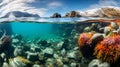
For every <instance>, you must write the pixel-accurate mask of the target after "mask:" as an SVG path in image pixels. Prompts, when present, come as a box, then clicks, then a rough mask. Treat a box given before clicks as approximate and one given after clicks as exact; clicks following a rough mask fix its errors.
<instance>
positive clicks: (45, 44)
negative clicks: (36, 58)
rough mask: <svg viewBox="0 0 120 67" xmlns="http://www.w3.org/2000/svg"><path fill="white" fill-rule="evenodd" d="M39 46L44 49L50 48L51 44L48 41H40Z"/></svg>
mask: <svg viewBox="0 0 120 67" xmlns="http://www.w3.org/2000/svg"><path fill="white" fill-rule="evenodd" d="M37 44H38V45H40V46H43V47H49V46H50V45H51V43H48V42H47V41H46V40H38V41H37Z"/></svg>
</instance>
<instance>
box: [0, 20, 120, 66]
mask: <svg viewBox="0 0 120 67" xmlns="http://www.w3.org/2000/svg"><path fill="white" fill-rule="evenodd" d="M102 21H103V20H102ZM113 21H115V20H113ZM113 21H112V20H111V22H110V21H109V22H108V21H107V22H106V21H105V20H104V22H101V20H89V21H83V22H75V21H74V23H72V22H71V23H70V22H66V23H65V22H52V23H51V22H35V21H34V22H31V21H9V22H1V23H0V67H120V23H118V22H113Z"/></svg>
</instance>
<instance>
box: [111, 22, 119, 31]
mask: <svg viewBox="0 0 120 67" xmlns="http://www.w3.org/2000/svg"><path fill="white" fill-rule="evenodd" d="M111 27H112V28H113V29H115V30H117V29H118V28H119V25H118V24H117V23H115V22H111Z"/></svg>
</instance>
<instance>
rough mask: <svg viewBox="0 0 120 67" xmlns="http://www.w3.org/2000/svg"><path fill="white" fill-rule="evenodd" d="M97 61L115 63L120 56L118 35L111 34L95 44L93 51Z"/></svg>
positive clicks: (119, 36) (119, 37) (119, 38)
mask: <svg viewBox="0 0 120 67" xmlns="http://www.w3.org/2000/svg"><path fill="white" fill-rule="evenodd" d="M94 51H95V52H94V55H95V56H96V57H97V59H100V60H102V61H105V62H109V63H113V62H116V61H117V60H118V58H119V56H120V35H118V34H112V35H111V36H109V37H107V38H105V39H104V40H103V41H101V42H100V43H98V44H97V46H96V47H95V49H94Z"/></svg>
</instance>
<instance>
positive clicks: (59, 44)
mask: <svg viewBox="0 0 120 67" xmlns="http://www.w3.org/2000/svg"><path fill="white" fill-rule="evenodd" d="M63 44H64V42H63V41H61V42H59V43H58V44H57V46H56V48H57V49H62V46H63Z"/></svg>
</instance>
